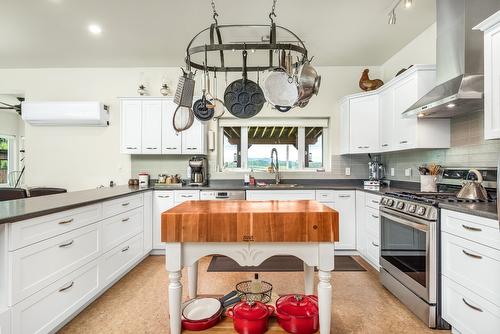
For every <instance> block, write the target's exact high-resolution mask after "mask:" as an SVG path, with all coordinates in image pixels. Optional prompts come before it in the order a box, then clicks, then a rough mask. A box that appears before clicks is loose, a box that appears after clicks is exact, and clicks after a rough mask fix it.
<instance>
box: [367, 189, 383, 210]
mask: <svg viewBox="0 0 500 334" xmlns="http://www.w3.org/2000/svg"><path fill="white" fill-rule="evenodd" d="M379 203H380V196H379V195H374V194H369V193H366V196H365V205H366V206H367V207H369V208H373V209H377V210H378V205H379Z"/></svg>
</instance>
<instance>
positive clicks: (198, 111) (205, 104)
mask: <svg viewBox="0 0 500 334" xmlns="http://www.w3.org/2000/svg"><path fill="white" fill-rule="evenodd" d="M206 58H207V53H206V50H205V68H204V70H203V87H202V95H201V98H200V99H198V100H196V101H195V102H194V104H193V113H194V116H195V117H196V118H197V119H199V120H200V121H209V120H211V119H212V117H214V106H213V105H212V104H211V103H209V101H208V99H207V95H206V94H207V86H208V82H209V80H210V78H209V75H208V70H207V66H206Z"/></svg>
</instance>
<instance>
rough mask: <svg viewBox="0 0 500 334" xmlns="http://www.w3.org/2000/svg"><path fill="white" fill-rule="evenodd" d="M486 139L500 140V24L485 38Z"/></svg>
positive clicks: (487, 33)
mask: <svg viewBox="0 0 500 334" xmlns="http://www.w3.org/2000/svg"><path fill="white" fill-rule="evenodd" d="M484 43H485V46H484V57H485V59H484V137H485V139H498V138H500V24H499V25H497V26H496V27H495V28H493V29H492V30H491V31H488V32H486V34H485V36H484Z"/></svg>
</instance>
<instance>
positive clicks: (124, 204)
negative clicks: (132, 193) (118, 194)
mask: <svg viewBox="0 0 500 334" xmlns="http://www.w3.org/2000/svg"><path fill="white" fill-rule="evenodd" d="M127 205H130V203H129V202H127V203H122V206H127Z"/></svg>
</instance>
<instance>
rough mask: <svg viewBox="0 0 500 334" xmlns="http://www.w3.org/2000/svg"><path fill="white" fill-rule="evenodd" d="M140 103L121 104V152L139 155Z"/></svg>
mask: <svg viewBox="0 0 500 334" xmlns="http://www.w3.org/2000/svg"><path fill="white" fill-rule="evenodd" d="M141 110H142V103H141V101H140V100H126V101H122V103H121V152H122V153H128V154H139V153H141V149H142V141H141V137H142V130H141V128H142V125H141V123H142V112H141Z"/></svg>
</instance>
